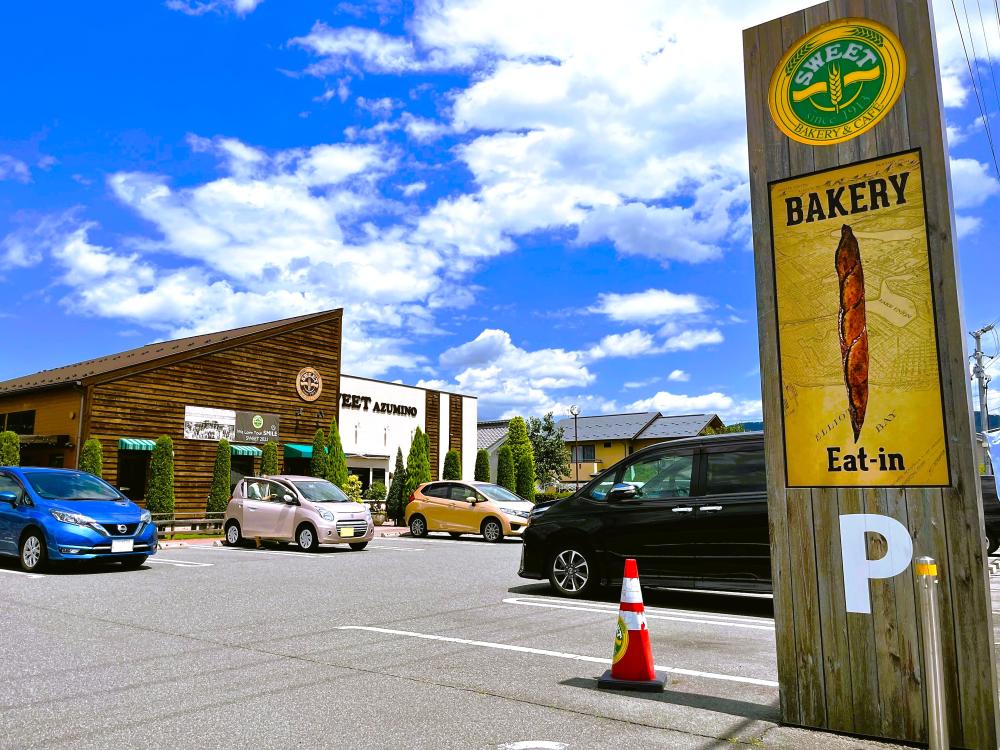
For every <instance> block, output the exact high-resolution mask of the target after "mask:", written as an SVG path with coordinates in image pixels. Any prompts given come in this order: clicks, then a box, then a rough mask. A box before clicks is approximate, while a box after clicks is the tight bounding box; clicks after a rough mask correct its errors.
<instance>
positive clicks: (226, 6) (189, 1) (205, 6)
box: [165, 0, 264, 16]
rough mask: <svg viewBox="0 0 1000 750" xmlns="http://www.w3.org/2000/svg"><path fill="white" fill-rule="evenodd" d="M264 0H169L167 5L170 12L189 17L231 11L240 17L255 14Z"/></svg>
mask: <svg viewBox="0 0 1000 750" xmlns="http://www.w3.org/2000/svg"><path fill="white" fill-rule="evenodd" d="M262 2H264V0H167V2H166V3H165V5H166V6H167V7H168V8H170V10H177V11H180V12H181V13H184V14H185V15H189V16H201V15H204V14H205V13H213V12H214V13H220V12H223V11H230V12H233V13H235V14H236V15H238V16H245V15H247V14H248V13H253V11H254V10H256V8H257V6H258V5H260V4H261V3H262Z"/></svg>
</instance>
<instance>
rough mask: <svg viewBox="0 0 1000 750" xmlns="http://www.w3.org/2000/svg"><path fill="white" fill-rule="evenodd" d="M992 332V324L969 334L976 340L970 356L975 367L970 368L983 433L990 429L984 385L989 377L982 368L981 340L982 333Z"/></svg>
mask: <svg viewBox="0 0 1000 750" xmlns="http://www.w3.org/2000/svg"><path fill="white" fill-rule="evenodd" d="M992 330H993V324H992V323H990V324H989V325H988V326H984V327H983V328H980V329H979V330H978V331H972V332H971V333H970V334H969V335H970V336H972V338H974V339H975V340H976V351H975V352H973V355H972V356H973V357H975V359H976V365H975V367H973V368H972V374H973V376H975V378H976V380H977V381H978V382H979V424H980V429H981V430H982V431H983V432H986V431H987V430H989V429H990V417H989V409H988V408H987V404H986V385H987V383H989V382H990V376H989V375H987V374H986V368H985V367H983V345H982V338H983V334H984V333H987V332H989V331H992Z"/></svg>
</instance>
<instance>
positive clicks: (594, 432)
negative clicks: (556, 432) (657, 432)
mask: <svg viewBox="0 0 1000 750" xmlns="http://www.w3.org/2000/svg"><path fill="white" fill-rule="evenodd" d="M659 416H660V413H659V412H658V411H646V412H640V413H637V414H601V415H595V416H587V417H577V425H576V430H577V432H574V427H573V417H568V418H566V419H560V420H559V421H558V422H556V426H557V427H560V428H562V431H563V439H564V440H566V441H567V442H573V441H575V440H577V437H576V435H577V434H578V435H579V438H578V439H579V442H583V441H585V440H632V439H633V438H635V437H636V435H638V434H639V433H640V432H642V431H643V429H644V428H645V427H647V426H648V425H649V423H650V422H652V421H653V420H654V419H656V418H657V417H659Z"/></svg>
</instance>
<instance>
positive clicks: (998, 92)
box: [969, 0, 1000, 107]
mask: <svg viewBox="0 0 1000 750" xmlns="http://www.w3.org/2000/svg"><path fill="white" fill-rule="evenodd" d="M996 1H997V0H993V2H994V3H995V2H996ZM976 5H977V6H978V7H979V25H980V26H982V27H983V44H985V45H986V60H987V61H988V62H989V65H990V77H991V78H992V79H993V93H994V94H995V95H996V98H997V106H998V107H1000V86H997V74H996V71H995V70H993V55H992V54H991V53H990V40H989V38H988V36H987V34H986V21H984V20H983V3H982V0H976ZM997 20H998V21H1000V18H998V19H997ZM969 34H970V35H971V34H972V29H969ZM983 98H984V99H985V98H986V97H985V96H984V97H983Z"/></svg>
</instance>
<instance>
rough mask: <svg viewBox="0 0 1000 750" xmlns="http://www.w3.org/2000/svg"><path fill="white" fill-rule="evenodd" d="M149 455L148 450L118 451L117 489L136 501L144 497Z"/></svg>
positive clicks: (138, 501) (140, 500) (141, 500)
mask: <svg viewBox="0 0 1000 750" xmlns="http://www.w3.org/2000/svg"><path fill="white" fill-rule="evenodd" d="M151 455H152V454H151V453H150V452H149V451H127V450H121V451H118V489H119V490H121V491H122V493H124V495H125V496H126V497H127V498H129V499H130V500H133V501H135V502H137V503H141V502H143V501H145V499H146V482H147V480H148V478H149V457H150V456H151Z"/></svg>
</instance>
